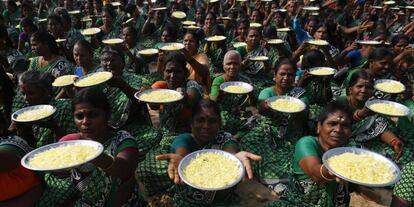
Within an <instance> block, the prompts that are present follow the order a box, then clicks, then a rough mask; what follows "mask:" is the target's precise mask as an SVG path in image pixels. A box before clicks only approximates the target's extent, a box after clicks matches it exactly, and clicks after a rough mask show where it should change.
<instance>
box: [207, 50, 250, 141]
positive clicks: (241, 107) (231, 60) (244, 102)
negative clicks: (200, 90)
mask: <svg viewBox="0 0 414 207" xmlns="http://www.w3.org/2000/svg"><path fill="white" fill-rule="evenodd" d="M223 68H224V74H223V75H220V76H218V77H216V78H215V79H214V81H213V84H212V87H211V92H210V99H211V100H213V101H215V102H217V103H218V104H219V105H220V108H221V114H220V116H221V119H222V128H223V129H224V130H226V131H228V132H230V133H231V134H233V135H236V133H237V132H238V130H240V128H241V127H242V126H243V124H244V122H243V121H242V119H243V117H244V118H248V117H249V116H250V115H251V114H250V115H249V114H248V113H247V111H246V107H248V106H250V105H254V104H255V96H254V93H250V94H241V95H237V94H230V93H225V92H223V91H221V90H220V85H221V84H223V83H225V82H228V81H242V82H247V83H250V80H249V79H248V78H247V77H245V76H243V75H241V74H240V70H241V57H240V55H239V54H238V53H237V52H236V51H234V50H231V51H229V52H227V53H226V55H225V56H224V61H223ZM236 136H237V135H236Z"/></svg>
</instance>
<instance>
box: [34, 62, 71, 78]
mask: <svg viewBox="0 0 414 207" xmlns="http://www.w3.org/2000/svg"><path fill="white" fill-rule="evenodd" d="M39 63H40V57H34V58H33V59H32V62H30V66H29V70H38V71H40V72H43V73H46V72H49V73H50V74H52V75H53V76H54V77H55V78H57V77H59V76H62V75H71V74H73V71H72V69H73V67H72V64H71V63H70V62H69V61H68V60H66V59H65V58H63V57H61V58H59V59H57V60H54V61H53V62H50V63H49V64H47V65H45V66H43V67H41V68H40V67H39Z"/></svg>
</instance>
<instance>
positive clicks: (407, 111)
mask: <svg viewBox="0 0 414 207" xmlns="http://www.w3.org/2000/svg"><path fill="white" fill-rule="evenodd" d="M378 103H383V104H389V105H391V106H392V107H395V108H397V109H400V110H401V111H402V114H401V115H400V114H391V113H387V112H382V111H377V110H374V109H372V105H374V104H378ZM365 106H366V107H367V108H369V109H370V110H371V111H373V112H375V113H378V114H383V115H386V116H392V117H403V116H408V115H409V114H410V113H411V111H410V109H409V108H408V107H406V106H404V105H402V104H400V103H397V102H393V101H387V100H379V99H375V100H372V101H367V102H366V103H365Z"/></svg>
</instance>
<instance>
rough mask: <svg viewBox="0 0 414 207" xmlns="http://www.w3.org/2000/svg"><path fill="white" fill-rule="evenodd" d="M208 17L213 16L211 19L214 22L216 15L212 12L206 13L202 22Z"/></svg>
mask: <svg viewBox="0 0 414 207" xmlns="http://www.w3.org/2000/svg"><path fill="white" fill-rule="evenodd" d="M208 15H213V19H214V21H216V19H217V16H216V14H214V13H213V12H208V13H207V14H206V16H205V18H204V21H205V20H206V18H207V16H208Z"/></svg>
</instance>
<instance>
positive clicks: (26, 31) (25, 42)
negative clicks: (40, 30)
mask: <svg viewBox="0 0 414 207" xmlns="http://www.w3.org/2000/svg"><path fill="white" fill-rule="evenodd" d="M20 27H21V28H23V32H21V33H20V34H19V41H18V48H17V50H19V52H21V53H23V54H24V55H25V56H26V57H32V56H33V54H32V51H30V48H31V47H30V39H31V37H32V35H33V33H35V32H36V31H37V27H36V25H35V24H34V23H33V21H32V20H31V19H27V18H24V19H22V21H21V22H20Z"/></svg>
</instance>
